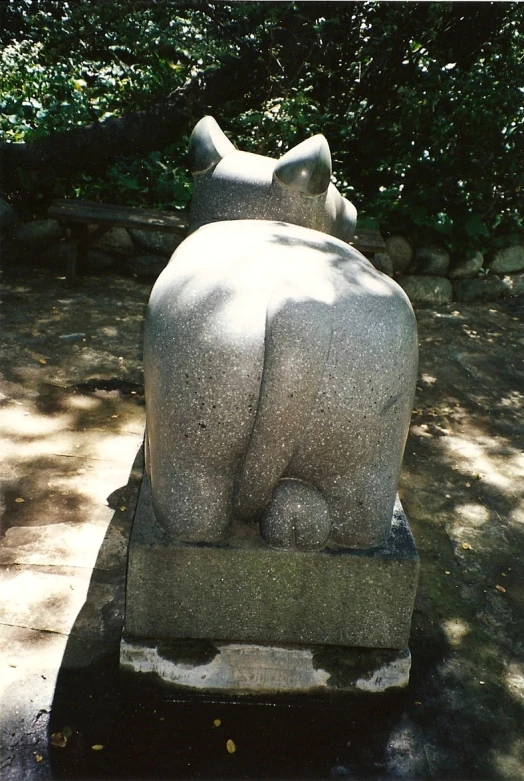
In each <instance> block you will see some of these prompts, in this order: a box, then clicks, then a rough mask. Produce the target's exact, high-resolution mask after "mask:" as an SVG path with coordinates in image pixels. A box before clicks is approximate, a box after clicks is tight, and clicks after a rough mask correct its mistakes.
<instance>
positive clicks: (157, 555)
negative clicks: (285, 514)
mask: <svg viewBox="0 0 524 781" xmlns="http://www.w3.org/2000/svg"><path fill="white" fill-rule="evenodd" d="M392 520H393V523H392V528H391V531H390V533H389V535H388V538H387V540H386V542H385V543H383V545H381V546H379V547H377V548H375V549H373V550H366V551H362V550H360V551H357V550H349V549H347V548H340V547H338V546H333V545H329V546H327V547H326V548H324V549H323V550H315V551H300V550H292V549H291V550H290V549H281V550H274V549H272V548H270V547H268V546H267V545H266V544H265V543H264V541H263V539H262V538H261V535H260V533H259V530H258V528H257V525H256V524H245V523H241V522H237V523H235V524H234V525H233V528H232V529H230V532H229V535H228V538H227V539H226V540H224V541H223V542H221V543H219V544H214V545H208V544H202V543H198V544H187V543H173V542H172V541H170V540H169V538H168V536H167V535H166V534H165V532H163V531H162V529H161V528H160V526H159V525H158V523H157V521H156V519H155V516H154V513H153V511H152V507H151V495H150V484H149V480H148V478H147V476H146V477H144V481H143V484H142V489H141V493H140V499H139V504H138V508H137V512H136V517H135V523H134V527H133V534H132V538H131V543H130V548H129V562H128V576H127V599H126V619H125V632H126V634H127V636H129V637H135V638H140V637H141V638H151V637H153V638H155V637H156V638H191V639H210V638H211V639H216V640H221V641H228V642H244V643H261V644H272V643H276V644H288V643H292V644H305V645H308V644H315V645H324V644H327V645H332V646H358V647H364V648H371V647H373V648H397V649H405V648H406V647H407V645H408V639H409V632H410V624H411V613H412V610H413V603H414V599H415V592H416V588H417V580H418V569H419V560H418V555H417V551H416V548H415V545H414V542H413V538H412V536H411V532H410V530H409V526H408V524H407V521H406V517H405V515H404V513H403V511H402V507H401V505H400V503H397V504H396V506H395V511H394V514H393V516H392ZM390 521H391V518H390Z"/></svg>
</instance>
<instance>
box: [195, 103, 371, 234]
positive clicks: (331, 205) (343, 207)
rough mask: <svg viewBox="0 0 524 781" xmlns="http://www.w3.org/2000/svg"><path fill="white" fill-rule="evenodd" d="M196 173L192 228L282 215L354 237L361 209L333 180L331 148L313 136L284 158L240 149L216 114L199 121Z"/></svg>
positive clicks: (284, 219)
mask: <svg viewBox="0 0 524 781" xmlns="http://www.w3.org/2000/svg"><path fill="white" fill-rule="evenodd" d="M189 160H190V167H191V173H192V174H193V177H194V191H193V200H192V203H191V221H190V230H195V229H196V228H198V227H200V226H201V225H204V224H206V223H209V222H221V221H223V220H277V221H280V222H289V223H293V224H294V225H302V226H303V227H305V228H314V229H315V230H319V231H322V232H323V233H328V234H329V235H331V236H336V237H337V238H339V239H342V240H343V241H350V240H351V238H352V237H353V233H354V230H355V223H356V217H357V213H356V209H355V207H354V206H353V204H352V203H350V202H349V201H348V200H346V198H343V197H342V195H340V193H339V192H338V190H337V189H336V187H334V186H333V185H332V184H331V181H330V180H331V153H330V151H329V146H328V143H327V141H326V139H325V138H324V136H322V135H316V136H312V137H311V138H308V139H307V141H303V142H302V143H301V144H298V146H295V147H294V148H293V149H291V150H289V152H286V154H285V155H283V156H282V157H281V158H280V160H272V159H271V158H269V157H262V156H261V155H254V154H251V153H249V152H239V151H238V149H236V148H235V147H234V146H233V144H232V143H231V141H229V139H228V138H227V137H226V136H225V135H224V133H223V132H222V130H221V129H220V127H219V126H218V124H217V122H216V121H215V120H214V119H213V117H204V118H203V119H201V120H200V122H199V123H198V124H197V125H196V127H195V129H194V130H193V133H192V134H191V138H190V141H189Z"/></svg>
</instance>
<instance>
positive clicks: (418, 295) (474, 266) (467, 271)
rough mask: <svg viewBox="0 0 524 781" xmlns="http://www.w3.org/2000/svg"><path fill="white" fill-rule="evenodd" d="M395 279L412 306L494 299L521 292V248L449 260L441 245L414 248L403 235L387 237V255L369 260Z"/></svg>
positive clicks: (523, 279)
mask: <svg viewBox="0 0 524 781" xmlns="http://www.w3.org/2000/svg"><path fill="white" fill-rule="evenodd" d="M370 260H371V262H372V263H373V264H374V265H375V267H376V268H378V269H379V270H380V271H383V272H384V273H386V274H388V275H389V276H391V277H394V278H395V279H396V281H397V282H398V283H399V285H400V286H401V287H402V288H404V290H405V291H406V293H407V294H408V296H409V298H410V299H411V301H412V302H413V304H418V305H423V304H427V305H437V304H442V303H446V302H450V301H462V302H471V301H493V300H495V299H497V298H502V297H504V296H517V295H522V294H524V246H523V245H522V244H514V245H511V246H507V247H504V248H503V249H499V250H497V251H496V252H494V253H493V254H491V255H482V253H481V252H472V253H470V254H469V255H467V256H463V257H455V258H451V257H450V255H449V253H448V252H447V251H446V250H445V249H443V248H442V247H439V246H436V245H427V246H420V247H413V246H412V244H411V243H410V242H409V241H408V240H407V239H406V238H404V237H403V236H391V237H390V238H388V239H386V252H385V253H379V254H377V255H375V256H374V257H371V258H370Z"/></svg>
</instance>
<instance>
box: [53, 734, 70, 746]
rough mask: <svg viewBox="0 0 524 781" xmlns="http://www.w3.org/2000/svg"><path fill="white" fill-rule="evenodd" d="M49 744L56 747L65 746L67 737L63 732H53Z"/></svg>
mask: <svg viewBox="0 0 524 781" xmlns="http://www.w3.org/2000/svg"><path fill="white" fill-rule="evenodd" d="M51 745H52V746H56V747H57V748H64V746H67V738H66V736H65V735H64V733H63V732H53V734H52V735H51Z"/></svg>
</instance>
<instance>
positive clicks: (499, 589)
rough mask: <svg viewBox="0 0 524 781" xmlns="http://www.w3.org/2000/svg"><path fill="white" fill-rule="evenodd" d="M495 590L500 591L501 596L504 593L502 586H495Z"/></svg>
mask: <svg viewBox="0 0 524 781" xmlns="http://www.w3.org/2000/svg"><path fill="white" fill-rule="evenodd" d="M495 588H496V589H497V591H501V592H502V593H503V594H505V593H506V589H505V588H504V586H498V585H497V586H495Z"/></svg>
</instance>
